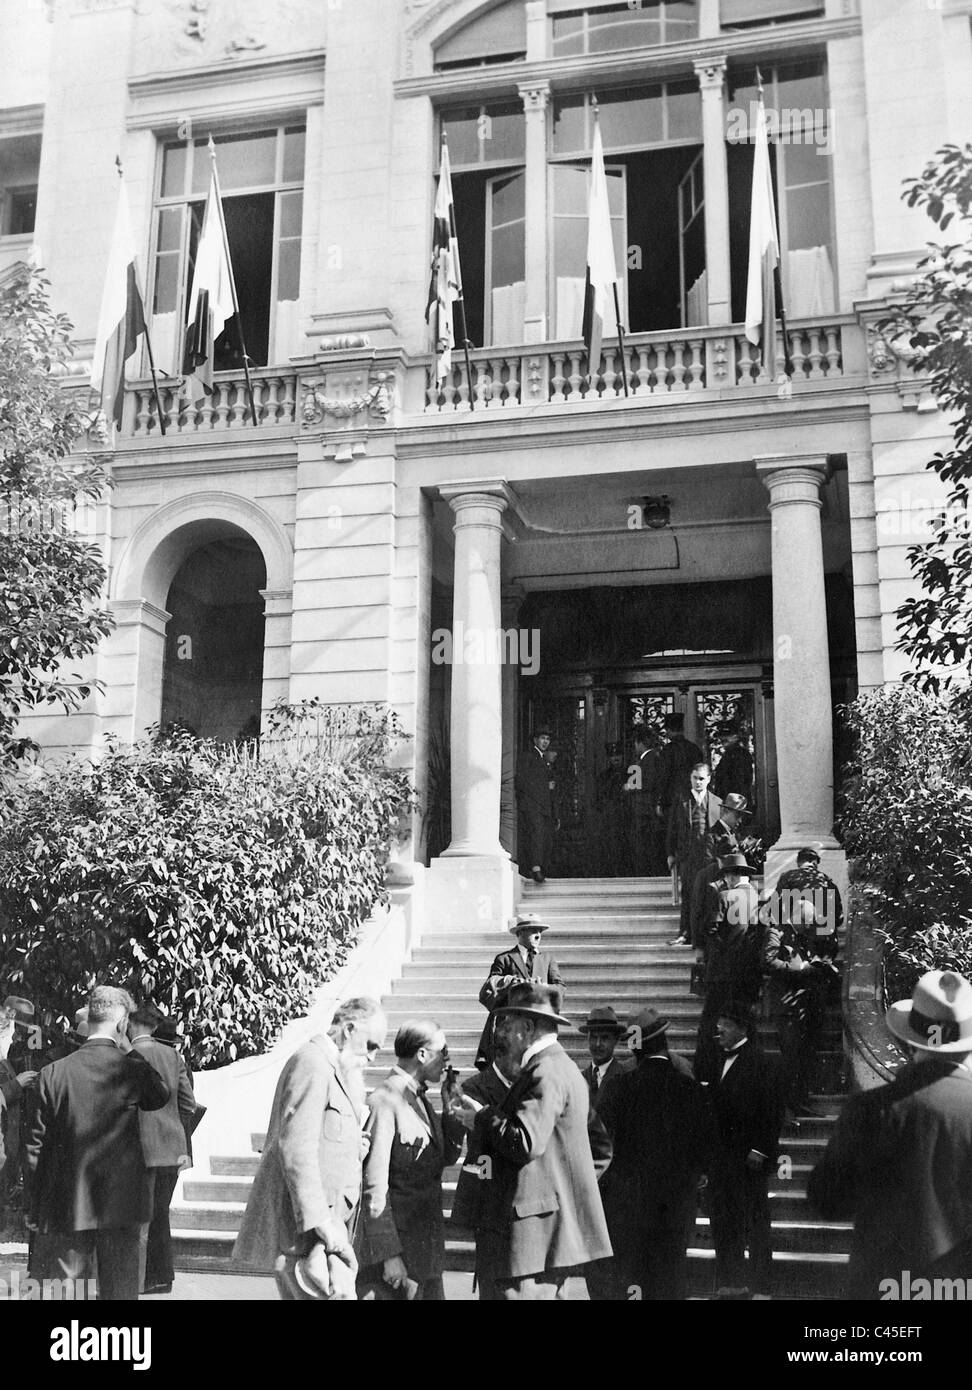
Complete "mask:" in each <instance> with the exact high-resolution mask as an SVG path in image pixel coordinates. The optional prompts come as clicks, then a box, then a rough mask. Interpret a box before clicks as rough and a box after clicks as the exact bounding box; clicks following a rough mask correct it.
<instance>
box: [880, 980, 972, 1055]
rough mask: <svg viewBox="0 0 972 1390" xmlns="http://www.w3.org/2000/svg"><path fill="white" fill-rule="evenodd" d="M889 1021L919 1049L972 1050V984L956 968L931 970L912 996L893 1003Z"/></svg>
mask: <svg viewBox="0 0 972 1390" xmlns="http://www.w3.org/2000/svg"><path fill="white" fill-rule="evenodd" d="M885 1021H886V1023H887V1025H888V1028H889V1029H890V1030H891V1032H892V1033H893V1034H894V1036H895V1037H896V1038H900V1040H901V1041H902V1042H906V1043H908V1044H909V1045H910V1046H911V1047H915V1048H917V1049H918V1051H919V1052H946V1053H947V1052H972V985H970V984H969V982H968V980H967V979H966V978H965V977H964V975H959V974H957V972H956V971H954V970H929V971H928V973H927V974H926V975H922V977H921V979H920V980H919V981H918V983H917V984H916V985H915V989H914V993H913V994H912V996H911V998H910V999H899V1000H898V1002H897V1003H896V1004H892V1005H891V1007H890V1009H888V1012H887V1014H886V1016H885Z"/></svg>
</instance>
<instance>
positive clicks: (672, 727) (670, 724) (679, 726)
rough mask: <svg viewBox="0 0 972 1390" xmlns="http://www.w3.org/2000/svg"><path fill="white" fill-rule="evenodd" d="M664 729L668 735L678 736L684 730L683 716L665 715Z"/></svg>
mask: <svg viewBox="0 0 972 1390" xmlns="http://www.w3.org/2000/svg"><path fill="white" fill-rule="evenodd" d="M665 728H666V730H667V732H668V733H670V734H680V733H681V732H682V730H683V729H684V728H685V715H684V714H666V715H665Z"/></svg>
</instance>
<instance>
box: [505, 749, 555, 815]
mask: <svg viewBox="0 0 972 1390" xmlns="http://www.w3.org/2000/svg"><path fill="white" fill-rule="evenodd" d="M552 781H553V769H552V768H551V766H550V764H549V763H548V762H547V760H546V758H545V757H544V756H543V754H542V753H541V752H540V751H539V749H537V748H536V747H534V746H533V745H531V746H530V747H529V748H527V749H525V750H524V751H523V752H522V753H521V754H520V756H519V758H517V761H516V777H515V778H514V787H515V789H516V799H517V802H518V803H519V805H520V808H521V810H523V811H525V812H527V813H528V814H533V815H539V816H550V818H551V819H553V815H554V793H553V791H552V790H551V787H550V783H551V782H552Z"/></svg>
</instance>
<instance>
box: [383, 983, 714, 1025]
mask: <svg viewBox="0 0 972 1390" xmlns="http://www.w3.org/2000/svg"><path fill="white" fill-rule="evenodd" d="M480 983H481V982H480ZM446 985H448V988H446V987H445V986H446ZM477 993H478V991H477V990H476V989H464V988H463V987H462V986H461V985H458V984H456V983H455V982H453V981H451V980H450V981H443V988H442V989H441V991H440V992H437V993H436V994H435V996H434V997H433V998H432V1002H431V1005H430V1004H429V999H430V996H429V993H428V992H427V991H426V992H425V993H421V992H420V991H419V990H417V989H416V990H403V989H402V988H401V982H399V983H398V984H396V985H395V986H394V987H393V989H392V992H391V994H387V995H386V996H385V1000H384V1005H385V1012H386V1013H387V1012H388V1010H389V1009H394V1010H397V1011H398V1012H401V1011H402V1010H403V1009H407V1010H408V1011H409V1014H410V1015H411V1016H412V1017H413V1018H414V1017H415V1013H416V1008H418V1009H419V1012H420V1013H422V1012H424V1011H425V1009H426V1008H428V1009H429V1012H431V1013H432V1016H433V1018H438V1017H439V1014H441V1013H442V1012H443V1011H444V1010H448V1009H451V1010H456V1009H458V1010H460V1011H462V1010H464V1009H470V1008H475V1009H477V1010H479V1011H480V1012H479V1013H478V1015H477V1016H478V1017H479V1018H480V1019H482V1020H483V1021H484V1022H485V1019H486V1014H485V1010H483V1006H482V1005H481V1004H480V1003H479V1002H478V1000H477V997H476V996H477ZM569 997H570V999H571V1001H573V1000H574V999H575V998H577V999H583V1001H584V1003H585V1004H586V1005H588V1006H593V1005H595V1004H597V1005H605V1004H610V1005H612V1006H613V1007H614V1009H615V1010H616V1011H617V1012H618V1013H626V1014H631V1013H637V1012H638V1010H639V1009H642V1008H644V1006H645V1004H646V1003H648V1001H649V1000H650V1001H651V1003H652V1004H653V1005H654V1006H655V1008H657V1009H660V1010H661V1012H662V1013H664V1014H666V1015H667V1016H668V1017H669V1018H670V1017H672V1010H674V1009H675V1008H676V1007H677V1006H678V1005H686V1004H690V1003H691V1002H692V1001H693V1000H694V999H695V995H693V994H691V993H690V992H689V987H688V980H684V981H683V980H665V981H662V982H659V981H655V982H654V983H651V982H650V981H646V982H645V983H644V984H642V985H637V984H636V985H621V984H617V985H582V984H580V983H579V982H578V981H577V980H574V979H572V980H571V982H570V986H569ZM413 1001H414V1002H413Z"/></svg>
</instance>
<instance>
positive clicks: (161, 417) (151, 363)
mask: <svg viewBox="0 0 972 1390" xmlns="http://www.w3.org/2000/svg"><path fill="white" fill-rule="evenodd" d="M115 168H116V169H117V170H118V177H119V178H123V177H124V172H123V170H122V162H121V155H119V154H116V155H115ZM135 278H136V283H137V281H138V273H137V270H136V277H135ZM138 288H139V294H141V290H142V287H141V285H139V287H138ZM142 302H143V304H144V302H145V301H144V299H143V301H142ZM143 318H144V315H143ZM145 346H146V348H147V349H148V360H149V371H150V372H151V373H152V392H153V394H154V396H155V409H156V410H157V411H158V416H159V433H160V434H161V435H162V436H163V438H164V437H165V415H164V414H163V412H162V397H161V395H160V394H159V379H158V376H157V375H156V372H155V354H154V352H153V351H152V338H151V335H150V334H149V326H148V319H145Z"/></svg>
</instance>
